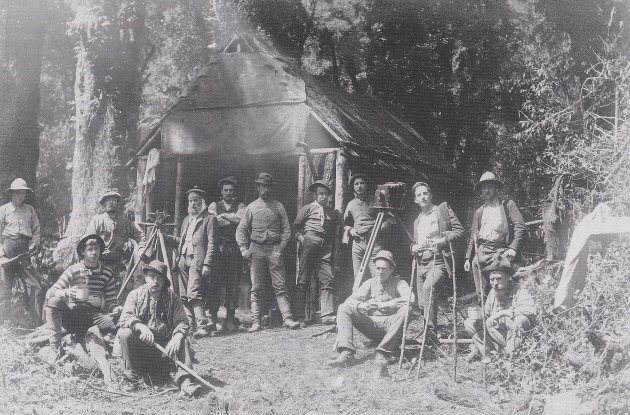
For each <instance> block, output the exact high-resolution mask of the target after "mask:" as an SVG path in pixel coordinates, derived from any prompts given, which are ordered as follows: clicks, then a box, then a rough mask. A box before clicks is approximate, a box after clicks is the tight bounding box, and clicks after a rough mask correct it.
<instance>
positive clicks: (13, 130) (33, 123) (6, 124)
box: [0, 0, 46, 189]
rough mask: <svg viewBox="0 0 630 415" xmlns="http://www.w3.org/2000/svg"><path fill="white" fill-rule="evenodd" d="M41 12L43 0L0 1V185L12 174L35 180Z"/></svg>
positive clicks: (41, 40)
mask: <svg viewBox="0 0 630 415" xmlns="http://www.w3.org/2000/svg"><path fill="white" fill-rule="evenodd" d="M45 16H46V9H45V4H44V1H43V0H20V1H18V0H8V1H3V2H1V3H0V188H1V189H6V188H7V187H8V185H9V183H10V182H11V181H12V180H13V179H15V178H16V177H22V178H23V179H24V180H26V182H27V183H28V184H29V186H31V187H33V186H34V185H35V170H36V167H37V160H38V159H39V126H38V124H37V118H38V116H39V107H40V91H39V81H40V75H41V70H42V46H43V43H44V28H45V22H46V18H45Z"/></svg>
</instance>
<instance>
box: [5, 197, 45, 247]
mask: <svg viewBox="0 0 630 415" xmlns="http://www.w3.org/2000/svg"><path fill="white" fill-rule="evenodd" d="M6 238H9V239H17V238H29V239H30V240H31V243H33V244H34V245H39V244H40V242H41V235H40V230H39V220H38V219H37V214H36V213H35V209H34V208H33V206H31V205H27V204H26V203H23V204H22V205H21V206H15V205H14V204H13V203H12V202H9V203H7V204H5V205H2V206H0V244H2V242H3V241H4V240H5V239H6Z"/></svg>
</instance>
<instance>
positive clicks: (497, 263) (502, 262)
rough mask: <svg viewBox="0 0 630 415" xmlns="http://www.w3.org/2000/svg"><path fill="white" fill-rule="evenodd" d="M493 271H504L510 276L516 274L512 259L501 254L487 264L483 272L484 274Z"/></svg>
mask: <svg viewBox="0 0 630 415" xmlns="http://www.w3.org/2000/svg"><path fill="white" fill-rule="evenodd" d="M492 271H503V272H505V273H506V274H508V275H509V276H512V275H514V269H513V268H512V266H511V265H510V261H509V260H508V259H507V258H503V257H501V256H497V257H495V258H494V259H493V260H492V262H491V263H490V264H489V265H487V266H485V267H484V268H483V269H482V270H481V272H482V273H484V274H489V273H490V272H492Z"/></svg>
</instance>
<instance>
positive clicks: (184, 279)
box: [177, 254, 207, 302]
mask: <svg viewBox="0 0 630 415" xmlns="http://www.w3.org/2000/svg"><path fill="white" fill-rule="evenodd" d="M195 262H196V261H195V256H194V255H186V254H184V255H181V256H180V257H179V262H178V264H177V267H178V268H179V296H180V297H181V298H182V299H183V300H184V302H186V301H203V299H204V297H205V295H206V285H207V281H206V279H205V278H204V277H203V276H202V275H201V269H202V267H197V266H196V264H195Z"/></svg>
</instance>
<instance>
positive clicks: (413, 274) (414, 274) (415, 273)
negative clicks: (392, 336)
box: [398, 255, 418, 369]
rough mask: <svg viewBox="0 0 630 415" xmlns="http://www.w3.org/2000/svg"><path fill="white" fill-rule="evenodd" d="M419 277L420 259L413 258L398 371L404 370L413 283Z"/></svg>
mask: <svg viewBox="0 0 630 415" xmlns="http://www.w3.org/2000/svg"><path fill="white" fill-rule="evenodd" d="M417 276H418V257H416V256H415V255H414V256H413V271H412V272H411V281H410V284H409V285H410V287H409V298H408V299H407V314H405V324H404V325H403V336H402V344H401V345H400V359H398V369H402V364H403V360H404V357H405V340H406V339H407V324H408V323H409V314H410V313H411V299H412V298H413V283H414V280H415V279H416V278H417Z"/></svg>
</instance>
